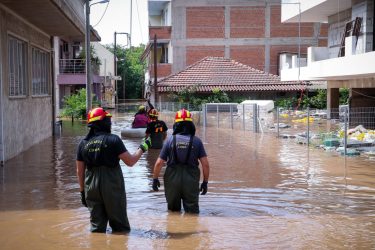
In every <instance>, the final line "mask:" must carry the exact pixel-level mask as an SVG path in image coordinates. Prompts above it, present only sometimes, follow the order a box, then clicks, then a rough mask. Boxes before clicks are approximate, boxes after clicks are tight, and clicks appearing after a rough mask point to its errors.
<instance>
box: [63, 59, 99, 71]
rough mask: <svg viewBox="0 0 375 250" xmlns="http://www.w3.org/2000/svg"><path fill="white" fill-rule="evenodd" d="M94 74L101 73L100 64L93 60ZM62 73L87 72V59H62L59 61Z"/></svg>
mask: <svg viewBox="0 0 375 250" xmlns="http://www.w3.org/2000/svg"><path fill="white" fill-rule="evenodd" d="M91 67H92V72H93V74H96V75H98V74H99V65H98V64H96V63H93V62H91ZM59 71H60V74H85V73H86V60H85V59H60V62H59Z"/></svg>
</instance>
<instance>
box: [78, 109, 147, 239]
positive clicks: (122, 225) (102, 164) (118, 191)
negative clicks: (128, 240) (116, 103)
mask: <svg viewBox="0 0 375 250" xmlns="http://www.w3.org/2000/svg"><path fill="white" fill-rule="evenodd" d="M87 121H88V127H89V128H90V131H89V133H88V134H87V136H86V137H85V138H84V139H83V140H82V141H81V142H80V144H79V146H78V150H77V160H76V167H77V176H78V183H79V186H80V192H81V202H82V204H83V205H84V206H85V207H87V208H88V209H89V211H90V222H91V231H92V232H102V233H104V232H106V230H107V223H108V222H109V226H110V227H111V228H112V232H129V231H130V225H129V221H128V216H127V211H126V193H125V183H124V176H123V173H122V171H121V168H120V159H121V160H122V161H123V162H124V163H125V164H126V165H128V166H129V167H132V166H133V165H134V164H135V163H136V162H137V161H138V160H139V158H140V157H141V155H142V154H143V153H144V152H146V151H147V149H148V148H149V147H150V146H151V139H147V140H144V141H143V142H142V144H141V145H140V146H139V148H138V150H137V151H136V152H135V153H134V154H130V153H129V152H128V151H127V149H126V147H125V145H124V143H123V142H122V140H121V139H120V137H118V136H117V135H114V134H111V114H110V113H108V112H106V111H104V110H103V109H102V108H94V109H92V110H91V111H90V112H89V113H88V115H87Z"/></svg>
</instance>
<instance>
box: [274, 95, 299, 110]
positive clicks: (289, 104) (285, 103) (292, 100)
mask: <svg viewBox="0 0 375 250" xmlns="http://www.w3.org/2000/svg"><path fill="white" fill-rule="evenodd" d="M275 105H276V107H281V108H285V109H291V108H294V107H297V105H298V99H297V98H296V97H289V98H280V99H277V100H276V101H275Z"/></svg>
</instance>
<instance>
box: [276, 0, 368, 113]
mask: <svg viewBox="0 0 375 250" xmlns="http://www.w3.org/2000/svg"><path fill="white" fill-rule="evenodd" d="M283 2H284V1H283ZM285 2H288V1H285ZM299 2H300V6H297V7H296V6H292V5H287V4H285V5H282V21H283V23H293V22H298V21H301V22H303V23H304V22H325V23H328V44H327V45H326V46H322V47H316V46H312V47H309V48H308V53H307V64H306V65H303V64H300V65H298V61H299V58H298V57H297V55H290V54H285V55H283V58H284V60H282V62H283V65H282V68H283V70H282V71H281V80H283V81H291V80H326V81H327V90H328V91H327V106H328V108H329V109H335V108H338V107H339V88H344V87H345V88H349V89H350V98H349V100H350V102H349V105H350V106H351V107H375V98H374V97H375V36H374V32H375V24H374V23H375V19H374V16H375V8H374V1H373V0H340V1H337V0H315V1H311V0H300V1H299ZM298 7H299V8H298ZM288 61H289V62H290V63H287V62H288ZM372 119H373V118H372Z"/></svg>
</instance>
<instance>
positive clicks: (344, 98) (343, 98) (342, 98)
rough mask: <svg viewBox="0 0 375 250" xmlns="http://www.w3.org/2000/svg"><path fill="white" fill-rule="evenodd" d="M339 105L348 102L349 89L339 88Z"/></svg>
mask: <svg viewBox="0 0 375 250" xmlns="http://www.w3.org/2000/svg"><path fill="white" fill-rule="evenodd" d="M339 92H340V105H346V104H348V100H349V89H348V88H340V90H339Z"/></svg>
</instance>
